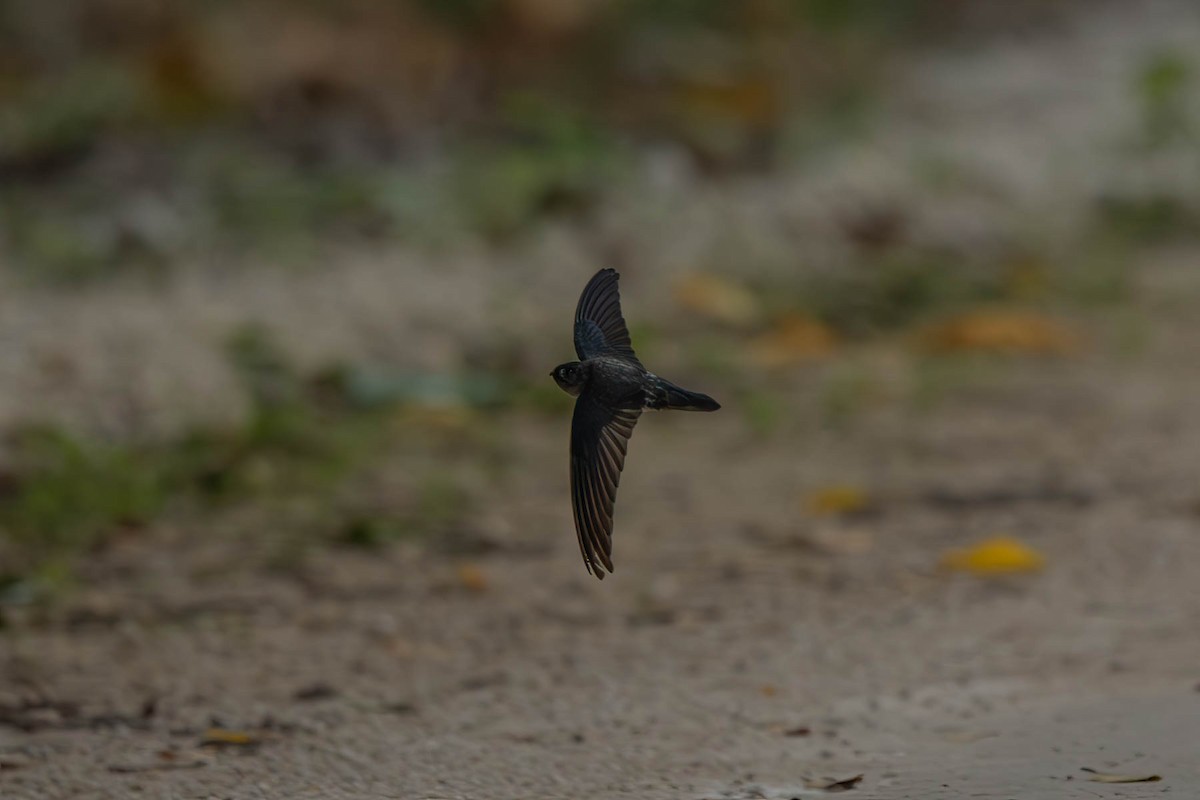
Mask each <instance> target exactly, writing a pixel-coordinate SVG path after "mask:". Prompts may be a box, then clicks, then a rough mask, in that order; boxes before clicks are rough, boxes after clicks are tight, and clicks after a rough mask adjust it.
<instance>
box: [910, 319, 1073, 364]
mask: <svg viewBox="0 0 1200 800" xmlns="http://www.w3.org/2000/svg"><path fill="white" fill-rule="evenodd" d="M920 343H921V345H922V346H923V347H924V348H925V349H927V350H932V351H934V352H943V353H953V352H970V351H975V352H992V353H1014V354H1015V353H1032V354H1037V355H1070V354H1071V353H1075V352H1078V350H1079V348H1080V340H1079V336H1078V335H1077V334H1076V333H1075V331H1073V330H1071V329H1070V328H1068V327H1067V326H1065V325H1064V324H1063V323H1061V322H1059V321H1057V320H1053V319H1049V318H1047V317H1043V316H1040V315H1038V314H1031V313H1027V312H1020V311H1004V310H995V311H972V312H970V313H967V314H961V315H959V316H957V317H952V318H950V319H948V320H945V321H943V322H940V323H936V324H934V325H930V326H928V327H927V328H925V330H924V331H922V333H921V335H920Z"/></svg>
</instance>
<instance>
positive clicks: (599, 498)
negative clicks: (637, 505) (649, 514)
mask: <svg viewBox="0 0 1200 800" xmlns="http://www.w3.org/2000/svg"><path fill="white" fill-rule="evenodd" d="M641 413H642V412H641V409H613V408H609V407H607V406H605V405H604V404H603V403H601V402H600V401H599V400H598V399H597V398H596V397H595V396H593V395H592V394H590V393H589V392H588V391H587V390H586V389H585V390H584V392H583V394H581V395H580V396H579V399H578V400H576V401H575V415H574V417H573V418H572V420H571V507H572V511H573V514H574V517H575V533H576V535H577V536H578V538H579V551H580V553H581V554H582V555H583V563H584V566H585V567H587V570H588V572H589V573H591V574H593V575H595V576H596V577H597V578H601V579H603V578H604V574H605V572H612V571H613V563H612V532H613V509H614V506H615V503H616V499H617V486H618V485H619V484H620V482H621V470H623V469H624V468H625V454H626V452H627V449H628V441H629V437H630V436H631V435H632V434H633V426H634V425H636V424H637V420H638V417H639V416H641Z"/></svg>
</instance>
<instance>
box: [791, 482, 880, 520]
mask: <svg viewBox="0 0 1200 800" xmlns="http://www.w3.org/2000/svg"><path fill="white" fill-rule="evenodd" d="M867 505H868V500H867V493H866V492H865V491H863V490H862V489H860V488H859V487H857V486H849V485H834V486H825V487H823V488H821V489H817V490H816V491H815V492H813V493H812V494H810V495H808V497H806V498H805V499H804V507H805V509H806V510H807V511H808V513H810V514H816V515H819V516H825V515H835V514H853V513H855V512H857V511H862V510H863V509H865V508H866V507H867Z"/></svg>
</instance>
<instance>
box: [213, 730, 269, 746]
mask: <svg viewBox="0 0 1200 800" xmlns="http://www.w3.org/2000/svg"><path fill="white" fill-rule="evenodd" d="M260 741H262V739H261V737H259V736H258V735H257V734H254V733H251V732H249V731H236V730H230V729H228V728H209V729H208V730H206V731H205V732H204V736H203V737H202V738H201V740H200V743H201V744H222V745H237V746H239V747H245V746H247V745H252V744H258V743H259V742H260Z"/></svg>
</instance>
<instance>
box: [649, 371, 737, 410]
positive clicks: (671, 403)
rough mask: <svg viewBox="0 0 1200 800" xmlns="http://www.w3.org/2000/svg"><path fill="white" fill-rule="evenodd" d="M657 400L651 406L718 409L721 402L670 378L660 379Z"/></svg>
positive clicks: (678, 408) (657, 386) (681, 408)
mask: <svg viewBox="0 0 1200 800" xmlns="http://www.w3.org/2000/svg"><path fill="white" fill-rule="evenodd" d="M655 388H656V389H657V390H658V391H657V392H656V395H657V396H656V397H655V402H654V403H653V404H651V408H660V409H661V408H670V409H676V410H679V411H716V410H717V409H718V408H720V407H721V404H720V403H718V402H717V401H716V400H713V399H712V398H711V397H709V396H708V395H706V394H701V393H700V392H690V391H688V390H687V389H684V388H682V387H680V386H676V385H675V384H673V383H671V382H670V381H668V380H664V379H662V378H659V379H658V383H657V385H656V387H655Z"/></svg>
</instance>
